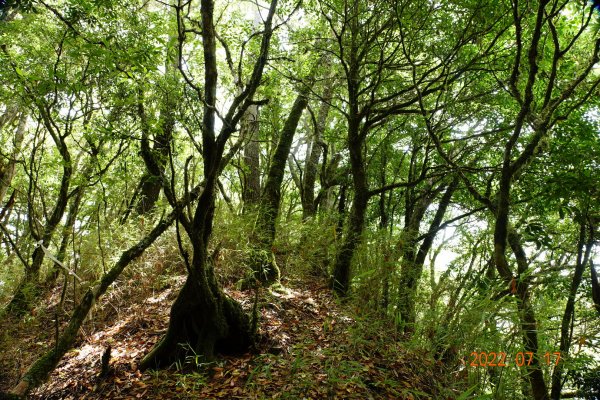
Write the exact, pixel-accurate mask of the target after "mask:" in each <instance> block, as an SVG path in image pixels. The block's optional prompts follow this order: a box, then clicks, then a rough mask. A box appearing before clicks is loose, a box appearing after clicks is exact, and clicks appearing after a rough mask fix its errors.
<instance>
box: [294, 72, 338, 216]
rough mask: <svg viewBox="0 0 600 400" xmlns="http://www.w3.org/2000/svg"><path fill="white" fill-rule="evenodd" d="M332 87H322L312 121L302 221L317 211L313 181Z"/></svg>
mask: <svg viewBox="0 0 600 400" xmlns="http://www.w3.org/2000/svg"><path fill="white" fill-rule="evenodd" d="M328 83H329V82H328ZM331 83H332V82H331ZM333 88H334V85H333V84H328V85H327V86H326V87H325V89H324V92H323V101H322V103H321V106H320V107H319V112H318V113H317V118H316V121H314V123H315V126H314V129H313V137H312V140H311V142H310V146H309V151H308V152H307V155H306V162H305V166H304V179H303V180H302V186H301V187H300V200H301V201H302V220H303V221H306V220H308V219H309V218H312V217H314V215H315V213H316V211H317V202H316V201H315V183H316V180H317V171H318V167H319V159H320V158H321V154H322V153H323V147H324V144H323V143H322V138H323V133H324V131H325V126H326V123H327V116H328V115H329V108H330V106H331V104H330V103H331V99H332V97H333Z"/></svg>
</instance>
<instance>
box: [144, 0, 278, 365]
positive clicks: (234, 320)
mask: <svg viewBox="0 0 600 400" xmlns="http://www.w3.org/2000/svg"><path fill="white" fill-rule="evenodd" d="M276 6H277V0H272V1H271V3H270V7H269V13H268V16H267V17H266V19H265V27H264V31H263V34H262V41H261V50H260V54H259V56H258V57H257V58H256V61H255V63H254V68H253V71H252V75H251V77H250V80H249V82H248V84H247V86H246V88H245V89H244V90H243V91H242V92H241V93H240V94H238V95H237V96H236V97H235V98H234V99H233V101H232V105H231V107H230V108H229V110H228V111H227V112H226V113H225V116H224V118H223V127H222V129H221V131H220V133H219V135H218V136H217V135H216V134H215V120H216V103H217V102H216V100H217V80H218V79H217V78H218V70H217V57H216V32H215V26H214V21H213V14H214V1H213V0H202V1H201V11H200V12H201V22H202V46H203V50H204V85H203V92H202V100H203V104H204V107H203V116H202V149H203V154H202V156H203V163H204V181H205V186H204V190H203V192H202V194H201V195H200V198H199V200H198V204H197V205H196V208H195V210H194V211H193V215H188V214H184V213H181V214H179V216H178V219H179V222H180V223H181V225H182V226H183V228H184V229H185V232H186V234H187V235H188V238H189V240H190V243H192V248H193V252H194V253H193V258H192V262H191V263H189V264H187V267H188V276H187V279H186V282H185V284H184V286H183V288H182V290H181V291H180V292H179V295H178V296H177V299H176V300H175V302H174V304H173V306H172V307H171V313H170V319H169V328H168V330H167V333H166V334H165V336H164V337H163V338H162V339H161V340H160V341H159V342H158V343H157V344H156V346H155V347H154V348H153V349H152V350H151V351H150V353H148V355H146V357H144V359H143V360H142V362H141V364H140V368H141V369H146V368H162V367H165V366H168V365H170V364H171V363H172V362H174V361H185V355H186V354H188V353H193V354H194V355H195V356H201V357H204V358H205V359H211V358H213V357H214V355H215V354H216V353H218V352H223V353H226V352H238V351H244V350H245V349H247V347H248V346H249V345H250V344H251V343H252V342H253V340H254V338H253V337H252V332H251V327H250V322H249V319H248V316H247V315H246V314H245V313H244V312H243V310H242V308H241V306H240V305H239V303H237V302H235V301H234V300H232V299H230V298H228V297H227V296H225V295H224V293H223V292H222V291H221V289H220V288H219V286H218V283H217V281H216V279H215V276H214V271H213V265H212V262H211V261H210V260H209V257H208V242H209V240H210V237H211V233H212V227H213V219H214V210H215V195H216V190H217V180H218V177H219V175H220V173H221V171H222V169H223V164H222V161H223V152H224V149H225V145H226V143H227V141H228V139H229V138H230V136H231V134H232V133H233V132H234V131H235V127H236V126H237V124H238V123H239V121H240V119H241V118H242V116H243V114H244V113H245V112H246V110H247V108H248V107H249V106H250V105H251V104H252V102H253V96H254V93H255V92H256V89H257V88H258V86H259V85H260V81H261V78H262V74H263V70H264V66H265V64H266V61H267V55H268V50H269V46H270V40H271V36H272V22H273V17H274V14H275V8H276ZM178 12H180V9H178ZM178 21H179V22H180V23H181V21H182V20H181V18H180V16H178ZM182 28H183V27H180V31H181V29H182ZM183 38H184V36H182V35H180V40H183ZM181 44H182V42H180V47H179V48H180V49H181V47H182V46H181ZM180 57H181V54H180ZM182 73H183V72H182ZM188 78H189V77H188ZM163 190H164V191H165V194H166V197H167V199H168V200H169V202H171V203H172V204H173V203H174V202H175V200H174V193H172V192H171V189H170V185H169V184H168V182H166V179H163ZM190 211H191V210H190ZM184 258H185V259H186V262H187V255H185V254H184ZM181 344H185V345H184V347H182V346H181Z"/></svg>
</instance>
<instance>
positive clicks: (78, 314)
mask: <svg viewBox="0 0 600 400" xmlns="http://www.w3.org/2000/svg"><path fill="white" fill-rule="evenodd" d="M198 191H199V188H197V190H196V191H195V192H193V193H192V196H191V199H194V198H195V197H197V192H198ZM176 215H177V212H176V211H173V212H171V213H170V214H169V215H168V216H167V217H165V218H164V219H163V220H162V221H160V222H159V223H158V224H157V225H156V227H155V228H154V229H153V230H152V231H151V232H150V233H149V234H148V236H146V237H145V238H143V239H142V240H140V241H139V242H138V243H137V244H135V245H134V246H132V247H130V248H129V249H128V250H126V251H125V252H123V254H121V257H120V258H119V260H118V261H117V262H116V263H115V264H114V265H113V267H112V268H111V269H110V270H109V271H108V272H107V273H106V274H105V275H104V276H103V277H102V279H101V280H100V283H99V284H98V285H97V286H96V287H90V288H89V289H88V291H87V292H86V294H85V295H84V296H83V298H82V299H81V301H80V302H79V304H78V305H77V307H76V308H75V310H74V311H73V314H71V319H70V320H69V323H68V325H67V327H66V328H65V330H64V331H63V332H62V333H61V334H60V335H59V337H58V340H57V342H56V343H55V344H53V345H51V346H50V347H49V349H48V351H47V352H46V353H44V355H42V356H41V357H40V358H38V359H37V360H36V361H35V362H34V363H33V364H32V365H31V366H30V367H29V369H28V370H27V372H25V375H23V377H22V378H21V381H20V382H19V384H18V385H17V386H16V387H15V388H14V389H13V390H12V393H14V394H16V395H19V396H23V395H25V394H26V393H27V392H29V391H30V390H31V389H33V388H35V387H37V386H39V385H40V384H41V383H43V382H44V381H45V380H46V379H47V378H48V375H50V373H51V372H52V371H53V370H54V368H55V367H56V365H58V363H59V361H60V360H61V358H62V357H63V356H64V355H65V353H66V352H67V351H69V349H71V347H73V344H74V343H75V340H76V339H77V334H78V333H79V329H80V328H81V325H82V324H83V322H84V321H85V319H86V317H87V315H88V313H89V312H90V310H91V308H92V306H93V305H94V304H95V303H96V302H97V301H98V299H99V298H100V297H101V296H102V295H103V294H104V293H105V292H106V290H107V289H108V288H109V287H110V286H111V285H112V284H113V283H114V281H115V280H116V279H117V278H118V277H119V275H120V274H121V272H123V270H124V269H125V267H127V265H129V263H131V262H132V261H133V260H135V259H136V258H137V257H139V256H141V255H142V254H143V252H144V251H145V250H146V249H147V248H148V247H149V246H150V245H151V244H152V243H154V241H155V240H156V239H157V238H158V237H159V236H160V235H161V234H162V233H163V232H164V231H165V230H167V228H168V227H169V226H171V224H172V223H173V221H175V217H176Z"/></svg>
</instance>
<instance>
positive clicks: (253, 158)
mask: <svg viewBox="0 0 600 400" xmlns="http://www.w3.org/2000/svg"><path fill="white" fill-rule="evenodd" d="M240 124H241V131H240V134H241V135H242V136H243V137H244V138H246V140H247V143H246V146H245V147H244V157H243V160H244V167H243V170H242V202H243V203H244V209H243V211H244V213H248V212H249V211H250V210H252V209H254V208H255V206H256V205H257V204H258V202H259V200H260V142H259V140H258V128H259V122H258V106H257V105H256V104H253V105H251V106H250V107H248V110H247V111H246V113H245V114H244V117H243V118H242V121H241V123H240Z"/></svg>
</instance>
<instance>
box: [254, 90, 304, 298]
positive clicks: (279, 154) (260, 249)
mask: <svg viewBox="0 0 600 400" xmlns="http://www.w3.org/2000/svg"><path fill="white" fill-rule="evenodd" d="M308 92H309V86H308V85H306V86H303V87H302V88H301V89H300V93H299V94H298V97H296V100H295V101H294V104H293V105H292V109H291V110H290V114H289V115H288V117H287V119H286V121H285V124H284V126H283V129H282V131H281V135H280V136H279V141H278V143H277V147H276V149H275V153H274V154H273V159H272V160H271V164H270V166H269V172H268V174H267V180H266V182H265V187H264V189H263V193H262V195H261V197H260V202H259V204H258V215H257V217H256V224H255V228H254V231H253V233H252V236H253V237H252V240H253V242H254V247H255V248H254V249H253V250H252V253H253V254H252V255H251V259H250V263H251V265H250V267H251V268H252V271H253V278H254V279H256V280H257V281H258V282H260V283H261V284H263V285H266V286H268V285H271V284H273V283H275V282H278V281H279V278H280V272H279V268H278V267H277V263H276V262H275V256H274V255H273V252H272V250H271V249H272V247H273V241H274V240H275V230H276V222H277V216H278V214H279V205H280V203H281V183H282V182H283V176H284V174H285V166H286V162H287V158H288V154H289V153H290V149H291V148H292V142H293V141H294V135H295V133H296V128H297V127H298V123H299V121H300V117H301V116H302V113H303V112H304V109H305V108H306V106H307V104H308Z"/></svg>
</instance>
